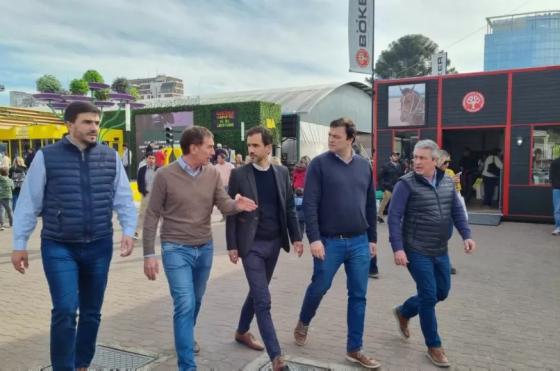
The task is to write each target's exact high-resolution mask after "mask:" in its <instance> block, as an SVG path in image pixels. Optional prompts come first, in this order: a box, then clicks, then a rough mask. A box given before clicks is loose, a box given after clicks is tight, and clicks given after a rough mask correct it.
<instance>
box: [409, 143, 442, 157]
mask: <svg viewBox="0 0 560 371" xmlns="http://www.w3.org/2000/svg"><path fill="white" fill-rule="evenodd" d="M417 149H429V150H430V151H431V152H432V159H433V160H437V159H438V158H439V156H440V153H439V146H438V145H437V143H436V142H434V141H433V140H431V139H423V140H420V141H418V142H417V143H416V145H415V146H414V150H415V151H416V150H417Z"/></svg>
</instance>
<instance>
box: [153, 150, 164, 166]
mask: <svg viewBox="0 0 560 371" xmlns="http://www.w3.org/2000/svg"><path fill="white" fill-rule="evenodd" d="M154 154H155V156H156V166H157V167H158V168H159V167H164V166H165V160H166V158H165V148H164V147H163V146H162V145H160V146H159V147H158V149H157V151H155V153H154Z"/></svg>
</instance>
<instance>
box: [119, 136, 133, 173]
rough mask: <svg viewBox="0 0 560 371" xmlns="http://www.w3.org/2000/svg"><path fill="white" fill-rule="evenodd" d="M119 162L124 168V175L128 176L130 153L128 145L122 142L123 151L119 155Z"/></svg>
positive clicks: (130, 161) (130, 160) (130, 162)
mask: <svg viewBox="0 0 560 371" xmlns="http://www.w3.org/2000/svg"><path fill="white" fill-rule="evenodd" d="M121 162H122V164H123V166H124V170H125V172H126V176H130V165H131V164H132V153H131V152H130V149H128V146H127V145H126V143H125V144H123V153H122V156H121Z"/></svg>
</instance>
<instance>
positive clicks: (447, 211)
mask: <svg viewBox="0 0 560 371" xmlns="http://www.w3.org/2000/svg"><path fill="white" fill-rule="evenodd" d="M436 177H437V182H436V187H435V188H434V187H433V186H432V185H431V184H430V183H429V182H428V181H427V180H426V179H425V178H424V177H423V176H421V175H417V174H416V173H414V172H410V173H408V174H406V175H404V176H403V177H401V180H402V181H403V182H405V183H406V184H407V185H408V187H409V188H410V197H409V199H408V203H407V206H406V212H405V216H404V219H403V224H402V228H403V240H404V248H405V250H412V251H416V252H419V253H421V254H424V255H429V256H437V255H442V254H445V253H446V252H447V240H448V239H449V223H451V211H452V208H453V198H454V196H455V185H454V184H453V181H452V180H451V178H449V177H447V176H445V174H444V173H443V172H442V171H440V170H437V174H436Z"/></svg>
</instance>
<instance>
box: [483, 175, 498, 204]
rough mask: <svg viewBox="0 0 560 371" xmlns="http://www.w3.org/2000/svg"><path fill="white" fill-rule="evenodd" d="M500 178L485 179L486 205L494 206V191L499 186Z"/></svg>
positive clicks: (486, 177)
mask: <svg viewBox="0 0 560 371" xmlns="http://www.w3.org/2000/svg"><path fill="white" fill-rule="evenodd" d="M499 179H500V178H499V177H490V176H485V177H483V180H484V205H488V206H492V200H493V199H494V189H495V188H496V185H497V184H498V180H499Z"/></svg>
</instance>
